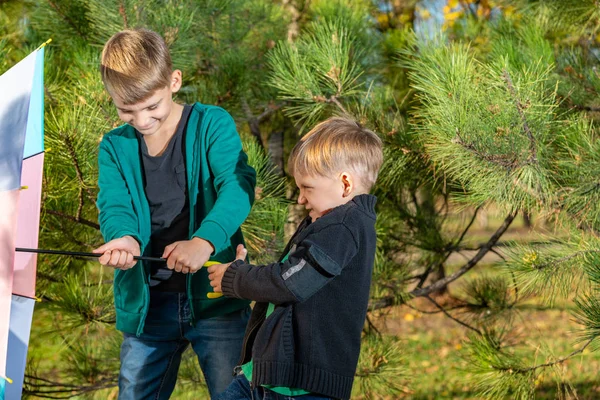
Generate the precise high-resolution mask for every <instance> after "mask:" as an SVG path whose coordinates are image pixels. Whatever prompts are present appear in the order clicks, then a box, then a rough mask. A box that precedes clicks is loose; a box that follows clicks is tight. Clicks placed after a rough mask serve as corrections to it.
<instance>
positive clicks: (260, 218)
mask: <svg viewBox="0 0 600 400" xmlns="http://www.w3.org/2000/svg"><path fill="white" fill-rule="evenodd" d="M244 151H245V152H246V153H247V154H248V163H249V164H250V165H251V166H252V167H253V168H254V169H255V170H256V190H255V192H256V202H255V205H254V206H253V207H252V211H251V212H250V215H249V216H248V218H247V219H246V221H245V222H244V225H242V231H243V233H244V238H245V240H246V243H247V246H248V249H249V253H250V255H251V256H252V262H254V263H269V262H273V261H274V260H276V259H277V258H278V257H279V252H280V251H281V250H282V249H283V245H284V243H283V240H282V239H283V227H284V225H285V221H286V218H287V206H288V204H289V202H288V201H287V200H286V199H285V189H286V186H285V183H286V182H285V178H283V177H280V176H278V175H277V172H276V170H275V167H274V166H273V164H272V162H271V159H270V157H269V155H268V154H267V153H266V152H265V151H264V149H263V148H262V147H261V146H260V145H258V144H257V143H256V141H254V140H252V139H248V140H245V141H244Z"/></svg>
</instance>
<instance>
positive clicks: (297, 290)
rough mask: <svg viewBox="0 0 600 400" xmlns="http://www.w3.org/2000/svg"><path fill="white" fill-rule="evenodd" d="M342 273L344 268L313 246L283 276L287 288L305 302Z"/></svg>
mask: <svg viewBox="0 0 600 400" xmlns="http://www.w3.org/2000/svg"><path fill="white" fill-rule="evenodd" d="M341 272H342V267H341V266H340V265H339V264H338V263H337V262H336V261H335V260H333V259H332V258H331V257H329V256H328V255H327V254H325V252H323V251H322V250H321V249H319V248H318V247H317V246H315V245H313V246H311V247H309V248H308V253H307V254H306V256H305V257H303V258H300V259H299V261H298V262H295V263H293V264H292V265H291V267H289V268H288V269H287V270H286V271H284V272H283V273H282V275H281V277H282V278H283V280H284V281H285V284H286V286H287V288H288V289H289V290H290V291H291V292H292V293H293V294H294V296H296V298H297V299H298V301H300V302H303V301H304V300H306V299H308V298H309V297H311V296H312V295H314V294H315V293H316V292H318V291H319V290H320V289H321V288H322V287H323V286H325V285H326V284H327V283H328V282H329V281H331V280H332V279H333V278H335V277H336V276H338V275H339V274H340V273H341Z"/></svg>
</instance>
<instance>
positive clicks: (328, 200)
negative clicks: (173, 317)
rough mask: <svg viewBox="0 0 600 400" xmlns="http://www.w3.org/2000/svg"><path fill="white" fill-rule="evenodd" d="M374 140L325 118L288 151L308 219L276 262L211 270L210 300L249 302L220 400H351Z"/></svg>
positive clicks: (371, 234) (369, 245) (365, 296)
mask: <svg viewBox="0 0 600 400" xmlns="http://www.w3.org/2000/svg"><path fill="white" fill-rule="evenodd" d="M382 160H383V155H382V150H381V140H380V139H379V137H377V135H375V134H374V133H373V132H371V131H369V130H367V129H365V128H363V127H361V126H360V125H359V124H357V123H356V122H354V121H351V120H348V119H344V118H330V119H328V120H327V121H325V122H322V123H320V124H319V125H317V126H316V127H315V128H314V129H313V130H312V131H310V132H309V133H308V134H307V135H306V136H305V137H304V138H303V139H302V140H301V141H300V142H299V143H298V145H297V146H296V147H295V148H294V150H293V151H292V154H291V156H290V160H289V170H290V172H291V173H292V174H293V176H294V179H295V180H296V185H297V186H298V188H299V189H300V194H299V196H298V203H300V204H304V206H305V207H306V209H307V210H309V215H308V217H307V218H306V219H305V220H304V221H303V222H302V223H301V224H300V226H299V228H298V230H297V231H296V233H295V234H294V236H293V237H292V239H291V240H290V242H289V243H288V245H287V247H286V248H285V250H284V252H283V257H282V258H281V259H280V261H279V262H276V263H273V264H269V265H265V266H254V265H250V264H246V263H245V262H244V261H243V259H244V256H245V250H244V249H243V247H242V246H238V254H237V258H238V260H236V261H235V262H233V263H231V264H221V265H215V266H212V267H209V269H208V270H209V279H210V280H211V285H212V286H213V288H214V290H215V291H216V292H219V291H222V292H223V293H224V294H225V295H226V296H228V297H233V298H239V299H249V300H256V301H257V303H256V305H255V307H254V310H253V311H252V315H251V316H250V322H249V323H248V328H247V330H246V337H245V339H244V343H245V344H244V348H243V349H242V358H241V360H240V364H241V367H240V368H236V370H237V372H238V374H237V376H236V378H235V380H234V382H232V384H231V385H230V386H229V388H227V390H226V391H225V392H224V393H223V394H221V395H220V396H219V397H218V399H219V400H230V399H251V398H252V399H254V400H257V399H284V398H285V399H288V398H290V397H296V396H301V397H299V398H301V399H303V400H309V399H325V398H343V399H347V398H349V397H350V393H351V390H352V382H353V379H354V373H355V370H356V365H357V362H358V356H359V353H360V340H361V331H362V327H363V323H364V320H365V315H366V312H367V303H368V300H369V287H370V283H371V273H372V269H373V260H374V256H375V244H376V243H375V242H376V237H375V227H374V225H375V209H374V206H375V201H376V199H375V197H374V196H372V195H369V194H368V192H369V190H370V189H371V186H372V185H373V183H374V182H375V180H376V178H377V173H378V171H379V168H380V167H381V164H382Z"/></svg>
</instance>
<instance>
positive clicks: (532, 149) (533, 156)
mask: <svg viewBox="0 0 600 400" xmlns="http://www.w3.org/2000/svg"><path fill="white" fill-rule="evenodd" d="M502 71H503V73H502V77H503V78H504V81H505V82H506V86H507V87H508V91H509V92H510V94H511V96H512V97H513V100H514V103H515V107H516V108H517V112H518V113H519V117H520V118H521V123H522V124H523V130H524V131H525V133H526V134H527V138H528V139H529V158H527V162H528V163H530V164H537V163H538V159H537V144H536V142H535V138H534V137H533V133H532V132H531V129H530V128H529V124H528V123H527V118H525V113H524V112H523V110H524V109H525V107H524V106H523V103H521V100H519V98H518V97H517V92H516V90H515V87H514V85H513V82H512V79H511V78H510V74H509V73H508V71H507V70H506V69H503V70H502Z"/></svg>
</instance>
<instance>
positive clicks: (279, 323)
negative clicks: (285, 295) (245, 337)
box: [252, 305, 295, 362]
mask: <svg viewBox="0 0 600 400" xmlns="http://www.w3.org/2000/svg"><path fill="white" fill-rule="evenodd" d="M293 315H294V312H293V306H292V305H288V306H277V307H275V310H273V313H272V314H271V315H269V316H268V317H267V319H265V321H264V322H263V324H262V325H261V327H260V329H259V331H258V333H257V335H256V339H255V340H254V345H253V346H252V354H253V356H254V357H257V358H259V359H262V360H271V361H273V360H276V361H279V362H285V361H292V360H294V348H295V346H294V330H293V321H292V319H293Z"/></svg>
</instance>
